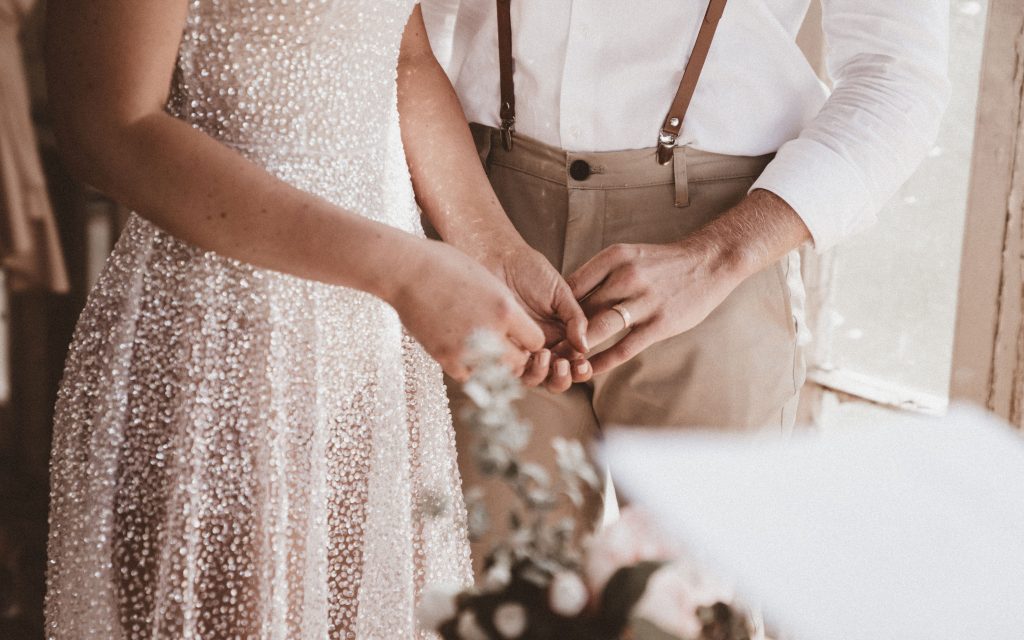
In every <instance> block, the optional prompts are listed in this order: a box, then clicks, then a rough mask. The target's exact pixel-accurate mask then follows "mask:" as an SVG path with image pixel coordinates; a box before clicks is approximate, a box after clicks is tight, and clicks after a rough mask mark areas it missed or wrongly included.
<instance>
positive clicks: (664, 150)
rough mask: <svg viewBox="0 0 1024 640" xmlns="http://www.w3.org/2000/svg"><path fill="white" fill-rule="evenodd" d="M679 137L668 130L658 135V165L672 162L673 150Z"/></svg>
mask: <svg viewBox="0 0 1024 640" xmlns="http://www.w3.org/2000/svg"><path fill="white" fill-rule="evenodd" d="M676 138H677V135H676V134H675V133H673V132H671V131H669V130H667V129H662V130H661V133H660V134H658V164H668V163H670V162H672V150H673V149H675V146H676Z"/></svg>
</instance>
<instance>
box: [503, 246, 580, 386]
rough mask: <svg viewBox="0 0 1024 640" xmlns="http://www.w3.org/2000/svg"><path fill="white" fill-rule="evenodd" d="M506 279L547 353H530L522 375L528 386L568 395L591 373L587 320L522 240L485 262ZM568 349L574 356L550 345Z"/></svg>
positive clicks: (548, 265)
mask: <svg viewBox="0 0 1024 640" xmlns="http://www.w3.org/2000/svg"><path fill="white" fill-rule="evenodd" d="M485 264H488V265H490V267H491V270H492V271H493V272H495V274H496V275H497V276H498V277H499V278H501V279H502V280H504V281H505V284H507V285H508V288H509V289H511V290H512V293H513V294H514V295H515V297H516V299H517V300H518V301H519V303H520V304H521V305H522V306H523V308H524V309H526V312H527V313H528V314H529V315H530V317H531V318H533V319H534V320H535V321H536V322H537V323H538V324H539V325H540V327H541V329H542V330H543V331H544V346H545V347H546V348H545V349H543V350H541V351H539V352H535V353H533V355H532V357H531V358H530V362H529V364H528V365H527V366H526V369H525V371H524V374H523V376H522V381H523V384H525V385H526V386H529V387H534V386H538V385H544V387H545V388H547V389H548V390H549V391H551V392H552V393H561V392H563V391H566V390H567V389H568V388H569V387H570V386H572V384H573V383H574V382H586V381H587V380H589V379H590V377H591V374H592V371H591V369H590V363H589V362H588V361H587V360H586V359H585V357H584V356H583V355H582V354H585V353H587V351H588V350H589V347H588V345H587V316H586V315H585V314H584V312H583V309H582V308H581V307H580V305H579V303H578V302H577V301H576V297H575V296H573V293H572V289H571V288H570V287H569V284H568V283H567V282H566V281H565V279H564V278H563V277H562V275H561V274H560V273H559V272H558V270H557V269H555V268H554V267H553V266H552V265H551V263H550V262H548V260H547V258H545V257H544V256H543V255H542V254H541V253H540V252H539V251H537V250H536V249H533V248H532V247H530V246H529V245H527V244H526V243H525V242H523V241H522V240H521V239H518V237H517V238H515V239H512V240H506V241H505V242H504V243H501V244H500V246H499V247H498V248H496V249H495V250H494V252H493V256H492V257H490V258H489V259H486V260H485ZM558 344H566V345H569V346H570V347H571V348H570V349H569V350H570V351H571V350H575V351H574V354H575V355H576V356H577V357H575V358H572V359H570V358H566V357H564V356H563V354H561V353H557V352H553V351H552V349H551V348H550V347H553V346H555V345H558Z"/></svg>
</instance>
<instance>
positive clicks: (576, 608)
mask: <svg viewBox="0 0 1024 640" xmlns="http://www.w3.org/2000/svg"><path fill="white" fill-rule="evenodd" d="M589 598H590V594H589V593H587V587H586V585H584V584H583V579H582V578H580V576H579V574H577V573H576V572H574V571H560V572H558V573H557V574H555V577H554V579H553V580H552V581H551V588H550V590H549V591H548V605H549V606H550V607H551V610H552V611H554V612H555V613H557V614H558V615H561V616H565V617H566V618H572V617H575V616H577V615H579V613H580V612H581V611H583V607H585V606H587V600H588V599H589Z"/></svg>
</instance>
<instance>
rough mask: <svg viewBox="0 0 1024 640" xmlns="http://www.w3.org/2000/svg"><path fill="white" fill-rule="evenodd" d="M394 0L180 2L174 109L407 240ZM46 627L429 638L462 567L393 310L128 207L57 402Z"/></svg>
mask: <svg viewBox="0 0 1024 640" xmlns="http://www.w3.org/2000/svg"><path fill="white" fill-rule="evenodd" d="M411 7H412V4H411V2H410V1H409V0H193V1H192V2H191V4H190V8H189V14H188V18H187V24H186V28H185V31H184V36H183V39H182V44H181V48H180V53H179V59H178V65H177V69H176V73H175V76H174V84H173V86H172V92H171V96H172V97H171V100H170V103H169V105H168V110H169V112H171V113H172V114H173V115H175V116H176V117H179V118H181V119H183V120H185V121H187V122H189V123H191V124H192V125H193V126H194V127H196V128H198V129H200V130H202V131H204V132H206V133H208V134H209V135H211V136H213V137H214V138H216V139H218V140H220V141H222V142H223V143H224V144H227V145H229V146H231V147H232V148H234V149H236V150H238V152H239V153H242V154H243V155H245V156H246V157H248V158H249V159H250V160H252V161H253V162H255V163H257V164H259V165H260V166H263V167H265V168H266V169H267V170H268V171H270V172H271V173H273V174H274V175H276V176H278V177H280V178H281V179H283V180H285V181H287V182H289V183H291V184H293V185H295V186H298V187H300V188H302V189H305V190H307V191H310V192H313V193H316V194H318V195H320V196H322V197H324V198H326V199H328V200H330V201H332V202H335V203H337V204H338V205H340V206H343V207H346V208H348V209H350V210H353V211H356V212H358V213H360V214H362V215H365V216H367V217H371V218H374V219H376V220H380V221H382V222H385V223H387V224H390V225H393V226H396V227H399V228H402V229H405V230H408V231H410V232H413V233H417V234H422V230H421V229H420V226H419V213H418V210H417V208H416V204H415V200H414V198H413V192H412V186H411V184H410V180H409V174H408V169H407V167H406V163H405V154H404V151H403V148H402V144H401V137H400V132H399V128H398V111H397V99H396V87H395V80H396V61H397V55H398V48H399V44H400V41H401V35H402V30H403V27H404V25H405V23H406V21H407V19H408V16H409V12H410V10H411ZM50 526H51V533H50V547H49V552H50V553H49V557H50V559H49V571H48V581H49V586H48V594H47V610H46V613H47V633H48V637H50V638H53V639H56V640H65V639H73V640H90V639H100V638H102V639H108V638H109V639H117V640H119V639H134V638H182V639H191V638H211V639H213V638H215V639H222V638H268V639H270V638H273V639H291V638H302V639H306V638H359V639H360V640H362V639H366V640H377V639H380V640H393V639H402V638H425V637H430V636H428V635H427V634H423V633H421V632H418V631H417V630H416V626H415V621H414V608H415V603H416V601H417V599H418V597H419V593H420V591H421V588H422V587H423V585H424V584H426V583H455V584H462V585H466V584H467V583H468V582H469V581H470V568H469V553H468V548H467V545H466V535H465V512H464V507H463V503H462V497H461V493H460V492H459V477H458V470H457V467H456V464H455V447H454V438H453V434H452V430H451V419H450V416H449V413H448V408H447V400H446V398H445V393H444V388H443V383H442V378H441V372H440V369H439V367H438V366H437V365H436V363H434V362H433V361H432V360H431V359H430V358H429V357H428V356H427V355H426V353H425V352H424V351H423V349H422V348H421V347H420V346H419V345H418V344H417V343H416V342H415V341H414V340H413V339H412V338H411V337H410V336H409V335H408V334H407V333H406V332H405V331H404V330H403V328H402V326H401V324H400V322H399V319H398V317H397V315H396V314H395V312H394V311H393V310H392V309H391V308H390V307H388V306H387V305H386V304H384V303H383V302H382V301H380V300H378V299H376V298H374V297H372V296H370V295H367V294H364V293H362V292H358V291H353V290H350V289H345V288H341V287H331V286H327V285H323V284H318V283H313V282H308V281H304V280H300V279H297V278H293V277H289V276H285V275H282V274H279V273H274V272H270V271H266V270H261V269H256V268H253V267H251V266H248V265H245V264H241V263H238V262H236V261H233V260H229V259H226V258H223V257H221V256H218V255H215V254H213V253H210V252H205V251H201V250H199V249H197V248H195V247H193V246H191V245H188V244H186V243H184V242H182V241H180V240H178V239H176V238H175V237H173V236H171V235H169V234H167V233H165V232H163V231H161V230H160V229H158V228H156V227H155V226H154V225H152V224H150V223H149V222H147V221H145V220H144V219H142V218H141V217H138V216H132V217H131V219H130V221H129V223H128V226H127V228H126V230H125V232H124V233H123V234H122V237H121V238H120V240H119V241H118V244H117V247H116V248H115V250H114V252H113V254H112V255H111V257H110V259H109V260H108V263H107V266H106V269H105V271H104V273H103V274H102V276H101V277H100V279H99V282H98V283H97V285H96V287H95V289H94V290H93V292H92V294H91V295H90V298H89V301H88V303H87V305H86V309H85V311H84V312H83V313H82V316H81V318H80V320H79V323H78V327H77V329H76V334H75V338H74V341H73V343H72V346H71V350H70V352H69V355H68V360H67V366H66V371H65V377H64V381H63V383H62V386H61V390H60V395H59V399H58V405H57V418H56V423H55V428H54V445H53V459H52V496H51V514H50Z"/></svg>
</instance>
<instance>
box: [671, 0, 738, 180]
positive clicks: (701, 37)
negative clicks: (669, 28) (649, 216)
mask: <svg viewBox="0 0 1024 640" xmlns="http://www.w3.org/2000/svg"><path fill="white" fill-rule="evenodd" d="M725 3H726V0H711V1H710V2H709V3H708V10H707V11H706V12H705V13H704V22H702V23H701V25H700V31H698V32H697V40H696V42H694V43H693V51H692V52H691V53H690V59H689V60H688V61H687V62H686V70H685V71H683V79H682V80H681V81H680V82H679V90H678V91H676V97H675V99H673V100H672V106H671V107H669V108H668V115H667V116H665V122H664V123H662V125H661V133H660V134H658V162H660V163H661V164H668V163H669V162H671V161H672V149H673V148H674V147H675V146H676V138H678V137H679V132H680V131H682V129H683V118H685V117H686V111H687V110H688V109H689V108H690V99H691V98H693V92H694V90H696V89H697V81H698V80H699V79H700V72H701V71H702V70H703V69H704V62H705V61H706V60H707V59H708V51H709V50H710V49H711V41H712V40H714V38H715V30H717V29H718V21H719V20H721V19H722V14H723V13H725Z"/></svg>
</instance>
